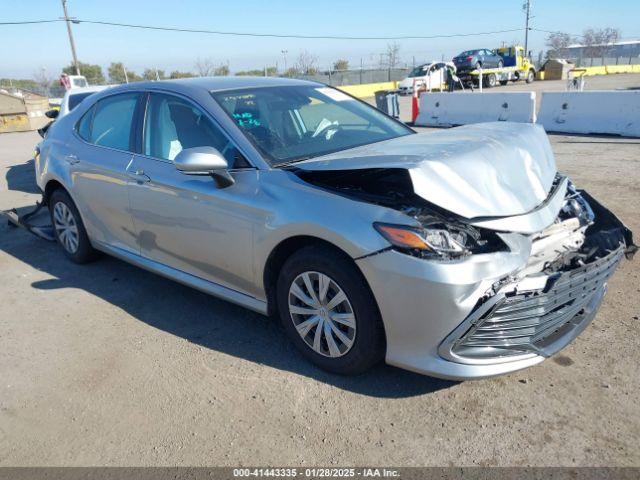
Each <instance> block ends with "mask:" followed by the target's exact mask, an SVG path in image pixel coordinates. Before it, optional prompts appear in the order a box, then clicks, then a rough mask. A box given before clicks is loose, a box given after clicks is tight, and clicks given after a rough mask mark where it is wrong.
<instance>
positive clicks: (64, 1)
mask: <svg viewBox="0 0 640 480" xmlns="http://www.w3.org/2000/svg"><path fill="white" fill-rule="evenodd" d="M61 1H62V10H63V11H64V21H65V22H66V23H67V32H68V33H69V43H70V44H71V55H73V66H74V67H76V75H80V65H79V64H78V56H77V55H76V44H75V42H74V41H73V32H72V31H71V19H70V18H69V13H68V12H67V0H61Z"/></svg>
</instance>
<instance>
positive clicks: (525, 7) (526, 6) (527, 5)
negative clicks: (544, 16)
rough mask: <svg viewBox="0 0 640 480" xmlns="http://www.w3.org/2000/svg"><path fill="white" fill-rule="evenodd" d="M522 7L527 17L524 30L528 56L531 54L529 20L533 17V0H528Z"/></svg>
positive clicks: (525, 53)
mask: <svg viewBox="0 0 640 480" xmlns="http://www.w3.org/2000/svg"><path fill="white" fill-rule="evenodd" d="M522 9H523V10H524V11H525V14H526V19H525V30H524V56H525V57H527V56H528V55H529V50H528V48H529V20H530V19H531V0H526V2H525V4H524V5H522Z"/></svg>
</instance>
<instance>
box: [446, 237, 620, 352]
mask: <svg viewBox="0 0 640 480" xmlns="http://www.w3.org/2000/svg"><path fill="white" fill-rule="evenodd" d="M622 255H623V251H622V248H619V249H618V250H616V251H614V252H611V253H610V254H608V255H607V256H605V257H603V258H600V259H598V260H596V261H594V262H591V263H589V264H587V265H584V266H582V267H579V268H576V269H574V270H571V271H567V272H564V273H561V274H557V275H555V276H550V277H549V279H548V280H547V282H546V285H545V287H544V288H542V289H539V290H529V291H524V292H518V291H517V289H516V291H514V292H511V293H507V294H505V295H504V296H503V298H501V299H500V300H498V301H497V302H496V303H495V305H494V306H493V307H492V308H491V309H490V310H489V311H488V312H487V313H486V314H485V315H484V316H483V317H481V318H480V319H479V320H477V321H476V322H475V324H473V325H472V326H471V327H470V329H469V330H468V331H467V332H466V333H465V334H464V335H463V336H462V337H461V338H460V339H459V340H458V341H457V342H454V345H453V347H452V352H453V353H454V354H455V355H457V356H460V357H465V358H470V359H472V358H476V359H487V358H493V357H504V356H513V355H522V354H525V353H532V352H533V353H541V351H542V350H543V349H544V347H545V346H546V344H547V343H548V342H549V341H550V340H551V339H553V340H554V341H555V340H557V337H558V332H561V333H562V330H563V327H565V326H566V325H567V324H569V323H571V322H572V321H574V322H575V320H576V318H578V319H581V318H582V317H585V316H586V312H587V310H588V307H589V304H590V302H591V301H592V300H593V299H594V298H596V297H598V295H602V294H603V292H604V288H605V283H606V281H607V279H608V278H609V277H610V276H611V275H612V274H613V272H614V271H615V269H616V267H617V265H618V263H619V262H620V260H621V259H622ZM567 334H569V333H567ZM570 340H571V339H568V340H567V343H568V341H570Z"/></svg>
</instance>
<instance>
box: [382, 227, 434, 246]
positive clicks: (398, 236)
mask: <svg viewBox="0 0 640 480" xmlns="http://www.w3.org/2000/svg"><path fill="white" fill-rule="evenodd" d="M376 229H377V230H378V231H379V232H380V233H381V234H382V235H383V236H384V237H385V238H386V239H387V240H389V241H390V242H391V243H392V244H393V245H395V246H396V247H403V248H417V249H419V250H428V249H429V246H428V245H427V244H426V243H424V240H422V238H420V235H418V234H417V233H416V232H414V231H412V230H409V229H405V228H397V227H391V226H389V225H381V224H377V225H376Z"/></svg>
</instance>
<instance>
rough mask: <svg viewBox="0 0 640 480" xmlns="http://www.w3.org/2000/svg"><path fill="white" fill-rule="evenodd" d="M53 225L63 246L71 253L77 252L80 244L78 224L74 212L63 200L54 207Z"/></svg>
mask: <svg viewBox="0 0 640 480" xmlns="http://www.w3.org/2000/svg"><path fill="white" fill-rule="evenodd" d="M53 226H54V227H55V229H56V233H57V234H58V239H59V240H60V244H61V245H62V247H63V248H64V249H65V250H66V251H67V252H69V253H71V254H74V253H76V252H77V251H78V246H79V245H80V235H79V233H78V225H77V223H76V219H75V218H74V216H73V213H72V212H71V210H70V209H69V207H67V205H66V204H65V203H63V202H58V203H56V204H55V205H54V207H53Z"/></svg>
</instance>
